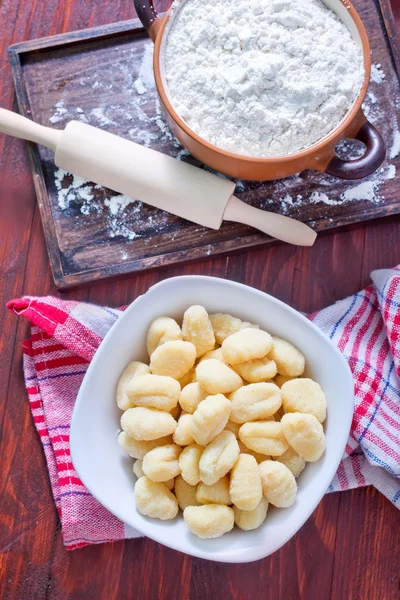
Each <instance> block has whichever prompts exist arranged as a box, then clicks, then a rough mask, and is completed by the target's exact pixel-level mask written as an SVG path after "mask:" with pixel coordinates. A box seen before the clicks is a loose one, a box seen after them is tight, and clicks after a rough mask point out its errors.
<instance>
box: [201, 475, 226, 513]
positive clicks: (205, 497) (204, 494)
mask: <svg viewBox="0 0 400 600" xmlns="http://www.w3.org/2000/svg"><path fill="white" fill-rule="evenodd" d="M196 499H197V501H198V502H199V503H200V504H225V505H226V506H229V505H231V504H232V501H231V497H230V495H229V479H228V477H221V479H218V481H216V482H215V483H213V484H212V485H206V484H205V483H203V482H200V483H199V485H198V486H197V492H196Z"/></svg>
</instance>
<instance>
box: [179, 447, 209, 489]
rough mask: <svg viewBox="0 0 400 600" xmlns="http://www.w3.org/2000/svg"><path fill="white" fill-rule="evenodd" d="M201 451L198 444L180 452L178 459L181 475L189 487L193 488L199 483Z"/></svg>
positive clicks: (201, 448)
mask: <svg viewBox="0 0 400 600" xmlns="http://www.w3.org/2000/svg"><path fill="white" fill-rule="evenodd" d="M203 450H204V448H203V447H202V446H199V445H198V444H190V446H186V448H184V449H183V450H182V453H181V455H180V457H179V468H180V470H181V475H182V477H183V479H184V480H185V481H186V483H188V484H189V485H193V486H195V485H197V484H198V483H199V481H200V459H201V455H202V454H203Z"/></svg>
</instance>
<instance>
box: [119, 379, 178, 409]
mask: <svg viewBox="0 0 400 600" xmlns="http://www.w3.org/2000/svg"><path fill="white" fill-rule="evenodd" d="M180 393H181V386H180V385H179V383H178V382H177V381H176V380H175V379H172V377H165V376H163V375H151V374H150V375H140V376H139V377H134V378H133V379H132V380H131V381H130V382H129V384H128V386H127V388H126V394H127V396H128V398H129V400H130V401H131V402H132V405H133V406H147V407H152V408H159V409H160V410H166V411H170V410H172V409H173V408H175V406H176V405H177V404H178V400H179V396H180Z"/></svg>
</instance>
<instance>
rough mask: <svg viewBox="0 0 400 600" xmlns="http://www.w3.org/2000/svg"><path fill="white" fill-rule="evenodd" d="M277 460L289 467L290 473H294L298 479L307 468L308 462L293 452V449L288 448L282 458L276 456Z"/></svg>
mask: <svg viewBox="0 0 400 600" xmlns="http://www.w3.org/2000/svg"><path fill="white" fill-rule="evenodd" d="M275 460H278V461H279V462H281V463H283V464H284V465H286V466H287V468H288V469H289V471H291V472H292V473H293V475H294V476H295V477H296V478H297V477H298V476H299V475H300V473H301V472H302V471H303V469H304V467H305V466H306V461H305V460H304V458H303V457H302V456H300V454H298V453H297V452H296V450H293V448H288V449H287V450H286V452H284V453H283V454H281V455H280V456H275Z"/></svg>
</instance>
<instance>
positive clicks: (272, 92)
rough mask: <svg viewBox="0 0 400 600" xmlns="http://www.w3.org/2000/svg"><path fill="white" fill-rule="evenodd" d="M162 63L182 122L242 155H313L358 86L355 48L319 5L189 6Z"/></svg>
mask: <svg viewBox="0 0 400 600" xmlns="http://www.w3.org/2000/svg"><path fill="white" fill-rule="evenodd" d="M165 61H166V62H165V66H166V80H167V86H168V93H169V96H170V99H171V101H172V103H173V104H174V106H175V108H176V110H177V112H178V113H179V114H180V116H181V117H182V118H183V119H185V121H186V122H187V124H188V125H189V126H190V127H191V128H192V129H193V130H194V131H195V132H196V133H198V134H199V135H200V136H201V137H203V138H205V139H206V140H208V141H209V142H211V143H213V144H214V145H216V146H219V147H221V148H224V149H226V150H229V151H231V152H235V153H238V154H242V155H248V156H260V157H261V156H264V157H265V156H283V155H288V154H293V153H294V152H297V151H299V150H301V149H303V148H307V147H308V146H311V145H312V144H313V143H315V142H316V141H317V140H319V139H321V138H322V137H324V136H325V135H326V134H327V133H329V131H331V130H332V129H333V128H334V127H335V126H336V125H338V124H339V122H340V121H341V120H342V118H343V117H344V115H345V114H346V113H347V112H348V110H349V109H350V107H351V106H352V104H353V102H354V100H355V99H356V97H357V95H358V93H359V91H360V88H361V84H362V79H363V63H362V52H361V49H360V48H359V47H358V46H357V45H356V44H355V42H354V41H353V39H352V37H351V35H350V32H349V31H348V29H347V28H346V26H345V25H344V24H343V23H342V22H341V21H340V20H339V19H338V17H337V16H336V15H335V14H334V13H333V12H332V11H330V10H329V9H327V8H326V7H325V5H324V4H322V2H321V1H320V0H301V2H299V0H235V2H232V0H219V2H217V3H215V1H214V0H186V2H185V3H184V4H183V6H182V7H181V8H179V12H178V13H177V14H176V16H175V20H174V23H173V26H172V28H171V31H170V33H169V36H168V41H167V44H166V50H165Z"/></svg>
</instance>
